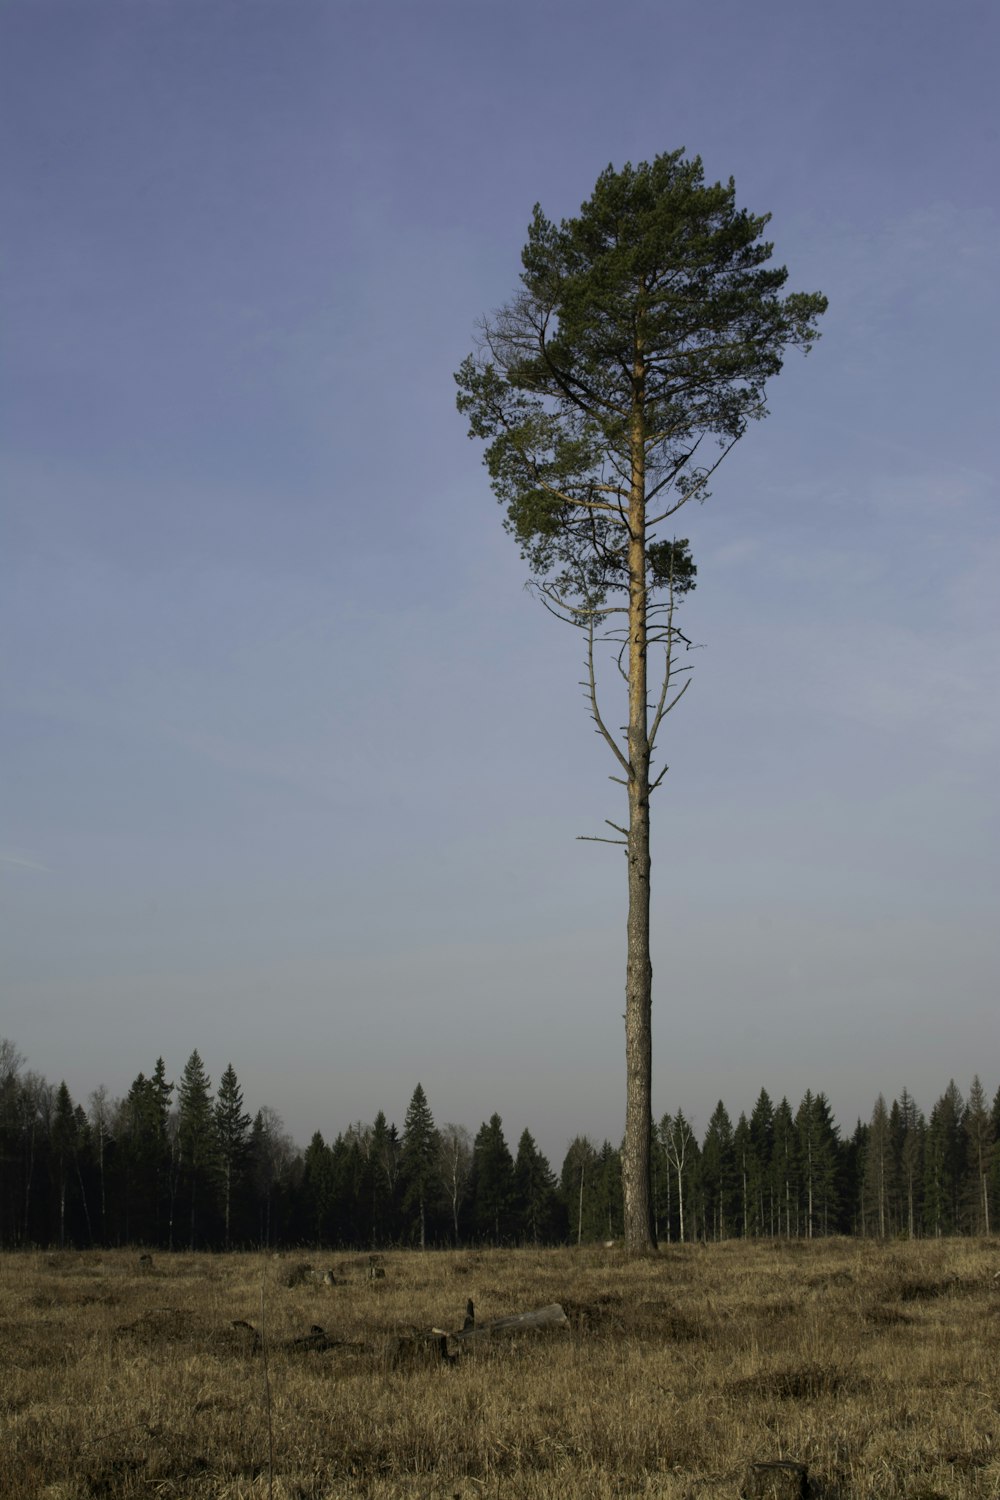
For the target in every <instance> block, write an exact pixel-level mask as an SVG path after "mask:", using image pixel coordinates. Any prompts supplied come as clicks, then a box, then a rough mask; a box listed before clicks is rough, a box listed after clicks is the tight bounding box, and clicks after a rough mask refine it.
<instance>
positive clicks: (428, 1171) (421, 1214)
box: [400, 1083, 440, 1250]
mask: <svg viewBox="0 0 1000 1500" xmlns="http://www.w3.org/2000/svg"><path fill="white" fill-rule="evenodd" d="M439 1153H440V1140H439V1138H438V1133H437V1130H436V1129H435V1126H434V1116H433V1115H432V1114H431V1110H430V1105H429V1104H428V1103H427V1095H426V1094H425V1093H424V1090H423V1087H422V1086H421V1085H420V1084H419V1083H418V1084H417V1086H416V1088H415V1089H414V1090H413V1097H412V1098H411V1100H410V1103H409V1107H408V1108H407V1111H406V1119H405V1120H404V1121H403V1139H402V1146H401V1150H400V1175H401V1178H402V1181H403V1208H404V1210H405V1211H409V1212H411V1213H412V1212H414V1211H415V1212H416V1215H417V1221H416V1222H417V1232H418V1240H419V1244H420V1248H421V1250H424V1249H426V1246H427V1218H428V1214H429V1213H430V1212H431V1210H432V1209H433V1208H434V1203H435V1199H436V1197H437V1189H438V1182H439V1177H438V1157H439Z"/></svg>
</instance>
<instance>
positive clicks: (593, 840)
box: [576, 833, 628, 849]
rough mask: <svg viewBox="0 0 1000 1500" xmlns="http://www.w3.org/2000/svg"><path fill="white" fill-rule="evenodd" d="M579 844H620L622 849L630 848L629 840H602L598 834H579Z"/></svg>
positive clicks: (577, 837) (577, 838)
mask: <svg viewBox="0 0 1000 1500" xmlns="http://www.w3.org/2000/svg"><path fill="white" fill-rule="evenodd" d="M576 840H577V843H578V844H618V845H620V847H621V848H623V849H627V848H628V840H627V839H602V838H598V836H597V834H596V833H578V834H577V836H576Z"/></svg>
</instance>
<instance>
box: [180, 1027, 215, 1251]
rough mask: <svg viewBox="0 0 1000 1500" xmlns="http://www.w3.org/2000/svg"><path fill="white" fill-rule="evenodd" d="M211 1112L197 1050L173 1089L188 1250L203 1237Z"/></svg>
mask: <svg viewBox="0 0 1000 1500" xmlns="http://www.w3.org/2000/svg"><path fill="white" fill-rule="evenodd" d="M214 1126H215V1121H214V1117H213V1112H212V1081H211V1079H210V1078H209V1076H208V1074H207V1073H206V1072H205V1065H204V1063H203V1062H202V1060H201V1058H200V1056H199V1055H198V1051H197V1049H195V1051H194V1052H192V1053H191V1056H190V1057H189V1058H188V1060H187V1062H186V1063H185V1064H184V1071H183V1073H182V1074H181V1081H180V1083H179V1085H178V1087H177V1146H178V1158H179V1164H180V1171H181V1178H182V1184H183V1192H184V1198H185V1202H186V1206H187V1212H188V1216H189V1228H190V1248H191V1249H192V1250H194V1249H195V1247H196V1245H197V1242H198V1239H199V1236H201V1237H202V1238H207V1231H208V1227H209V1225H210V1221H211V1210H212V1201H213V1197H214V1188H215V1176H216V1172H217V1169H218V1150H217V1145H216V1136H215V1128H214Z"/></svg>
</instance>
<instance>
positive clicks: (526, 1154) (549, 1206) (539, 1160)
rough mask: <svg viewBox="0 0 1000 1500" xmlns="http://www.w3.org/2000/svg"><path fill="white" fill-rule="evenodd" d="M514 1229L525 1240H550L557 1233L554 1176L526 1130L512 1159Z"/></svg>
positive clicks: (557, 1207) (538, 1242)
mask: <svg viewBox="0 0 1000 1500" xmlns="http://www.w3.org/2000/svg"><path fill="white" fill-rule="evenodd" d="M514 1203H515V1210H516V1225H515V1232H516V1234H517V1237H518V1238H519V1239H520V1240H521V1241H522V1242H524V1243H526V1244H531V1245H542V1244H550V1243H551V1242H552V1241H553V1240H556V1239H559V1238H560V1237H561V1236H560V1228H561V1225H560V1217H561V1216H560V1211H559V1210H560V1206H561V1205H560V1203H559V1196H558V1192H557V1190H556V1179H555V1175H554V1173H553V1171H552V1168H551V1167H550V1166H549V1163H548V1161H547V1160H546V1158H545V1157H544V1156H543V1155H542V1153H541V1152H540V1151H539V1149H538V1147H537V1146H536V1145H535V1141H534V1137H533V1136H532V1134H531V1132H530V1130H524V1131H522V1133H521V1139H520V1140H519V1141H518V1143H517V1156H516V1158H515V1160H514Z"/></svg>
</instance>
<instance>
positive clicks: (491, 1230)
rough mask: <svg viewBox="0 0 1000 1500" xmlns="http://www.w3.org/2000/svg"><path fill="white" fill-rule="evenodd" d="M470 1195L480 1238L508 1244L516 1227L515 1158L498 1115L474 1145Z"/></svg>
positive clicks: (481, 1129) (498, 1243)
mask: <svg viewBox="0 0 1000 1500" xmlns="http://www.w3.org/2000/svg"><path fill="white" fill-rule="evenodd" d="M470 1195H471V1198H472V1209H473V1222H474V1224H475V1229H476V1234H477V1236H478V1237H479V1238H481V1239H484V1240H487V1241H489V1242H490V1243H491V1244H494V1245H502V1244H505V1243H506V1242H507V1241H508V1240H509V1239H510V1237H511V1234H512V1231H513V1227H514V1225H513V1210H514V1159H513V1157H512V1156H511V1154H510V1148H509V1146H508V1145H507V1142H506V1140H505V1138H504V1133H503V1121H502V1120H501V1118H500V1116H499V1115H497V1114H493V1115H491V1116H490V1118H489V1121H488V1123H485V1124H483V1125H481V1126H480V1127H479V1131H478V1133H477V1135H476V1139H475V1141H474V1143H473V1147H472V1173H471V1182H470Z"/></svg>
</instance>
